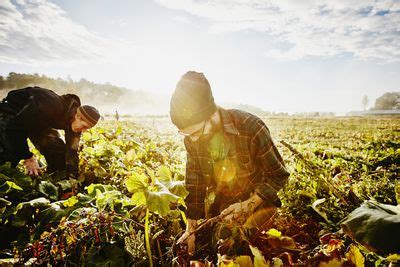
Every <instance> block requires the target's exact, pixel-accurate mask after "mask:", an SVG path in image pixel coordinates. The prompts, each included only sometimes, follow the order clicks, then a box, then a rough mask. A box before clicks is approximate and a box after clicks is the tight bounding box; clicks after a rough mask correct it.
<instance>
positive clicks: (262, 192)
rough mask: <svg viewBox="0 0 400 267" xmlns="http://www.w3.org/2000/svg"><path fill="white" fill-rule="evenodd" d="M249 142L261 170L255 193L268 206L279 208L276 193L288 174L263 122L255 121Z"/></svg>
mask: <svg viewBox="0 0 400 267" xmlns="http://www.w3.org/2000/svg"><path fill="white" fill-rule="evenodd" d="M251 142H252V143H251V151H252V155H253V157H255V159H256V164H259V165H260V167H261V168H262V170H263V175H262V176H261V178H260V180H259V181H256V189H255V192H256V193H257V194H258V195H259V196H260V197H261V198H262V199H263V200H264V201H266V202H267V203H268V204H271V205H274V206H277V207H279V206H280V205H281V202H280V200H279V198H278V196H277V192H278V191H279V190H280V189H281V188H282V187H283V186H284V185H285V183H286V181H287V179H288V177H289V175H290V174H289V172H288V171H287V170H286V168H285V164H284V162H283V159H282V157H281V155H280V154H279V151H278V149H277V148H276V146H275V144H274V143H273V141H272V139H271V135H270V133H269V130H268V128H267V126H266V125H265V124H264V122H263V121H261V120H258V121H257V128H256V132H255V135H254V136H253V138H252V141H251Z"/></svg>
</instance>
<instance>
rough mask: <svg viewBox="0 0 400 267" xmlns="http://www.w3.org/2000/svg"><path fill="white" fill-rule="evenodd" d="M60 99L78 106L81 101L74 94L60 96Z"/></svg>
mask: <svg viewBox="0 0 400 267" xmlns="http://www.w3.org/2000/svg"><path fill="white" fill-rule="evenodd" d="M61 98H62V99H63V100H64V101H66V102H74V103H76V104H78V105H79V106H80V105H81V99H80V98H79V96H77V95H75V94H65V95H62V96H61Z"/></svg>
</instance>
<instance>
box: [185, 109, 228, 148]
mask: <svg viewBox="0 0 400 267" xmlns="http://www.w3.org/2000/svg"><path fill="white" fill-rule="evenodd" d="M220 122H221V120H220V117H219V112H218V111H216V112H215V113H214V114H213V115H212V116H211V117H210V118H208V119H207V120H205V121H202V122H199V123H197V124H195V125H192V126H189V127H187V128H184V129H181V130H179V131H178V132H179V133H180V134H181V135H183V136H185V137H189V138H190V139H191V140H192V141H193V142H196V141H198V140H199V139H202V140H207V139H208V138H210V137H211V136H213V134H214V132H216V131H218V130H219V129H220Z"/></svg>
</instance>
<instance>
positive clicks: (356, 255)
mask: <svg viewBox="0 0 400 267" xmlns="http://www.w3.org/2000/svg"><path fill="white" fill-rule="evenodd" d="M346 258H347V260H348V261H350V262H351V263H353V264H354V265H355V266H356V267H363V266H364V265H365V258H364V256H363V255H362V254H361V252H360V250H359V249H358V247H357V246H356V245H354V244H351V245H350V247H349V250H348V252H347V253H346Z"/></svg>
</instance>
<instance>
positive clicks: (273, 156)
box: [170, 71, 289, 255]
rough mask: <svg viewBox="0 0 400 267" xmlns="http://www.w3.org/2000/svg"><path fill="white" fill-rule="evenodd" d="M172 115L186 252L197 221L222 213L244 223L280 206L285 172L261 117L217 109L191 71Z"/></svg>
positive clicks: (205, 82)
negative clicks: (181, 161)
mask: <svg viewBox="0 0 400 267" xmlns="http://www.w3.org/2000/svg"><path fill="white" fill-rule="evenodd" d="M170 116H171V120H172V122H173V123H174V124H175V125H176V127H177V128H178V129H179V133H180V134H182V135H183V136H185V138H184V143H185V147H186V150H187V163H186V188H187V190H188V192H189V194H188V196H187V198H186V204H187V211H186V216H187V218H188V224H187V229H186V231H185V233H184V234H183V236H182V237H181V238H180V240H179V241H178V243H179V242H181V243H182V242H185V243H187V245H188V252H189V254H191V255H192V254H193V252H194V250H195V235H194V234H192V232H193V230H194V229H195V228H196V226H197V220H199V219H203V218H210V217H214V216H217V215H221V218H223V221H224V222H227V223H232V222H235V223H241V224H243V223H244V222H245V221H246V219H248V218H252V214H253V213H254V212H255V211H256V210H259V209H261V208H265V207H270V208H271V207H279V206H280V204H281V203H280V200H279V198H278V196H277V192H278V191H279V190H280V189H281V188H282V187H283V186H284V184H285V182H286V180H287V178H288V177H289V173H288V171H287V170H286V168H285V165H284V163H283V160H282V157H281V155H280V154H279V152H278V150H277V148H276V146H275V145H274V143H273V141H272V139H271V136H270V132H269V130H268V128H267V126H266V125H265V123H264V122H263V121H262V120H261V119H260V118H258V117H257V116H255V115H253V114H250V113H248V112H245V111H242V110H237V109H223V108H221V107H218V106H217V105H216V104H215V102H214V98H213V95H212V92H211V87H210V84H209V82H208V80H207V79H206V78H205V76H204V75H203V74H202V73H198V72H194V71H189V72H187V73H186V74H184V75H183V76H182V78H181V79H180V80H179V82H178V84H177V86H176V89H175V91H174V93H173V95H172V98H171V104H170Z"/></svg>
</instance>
